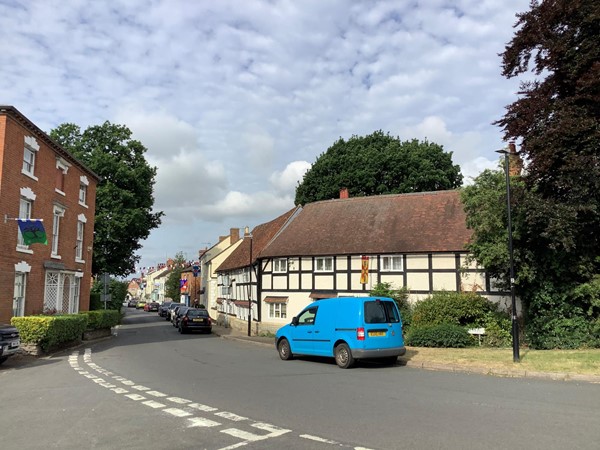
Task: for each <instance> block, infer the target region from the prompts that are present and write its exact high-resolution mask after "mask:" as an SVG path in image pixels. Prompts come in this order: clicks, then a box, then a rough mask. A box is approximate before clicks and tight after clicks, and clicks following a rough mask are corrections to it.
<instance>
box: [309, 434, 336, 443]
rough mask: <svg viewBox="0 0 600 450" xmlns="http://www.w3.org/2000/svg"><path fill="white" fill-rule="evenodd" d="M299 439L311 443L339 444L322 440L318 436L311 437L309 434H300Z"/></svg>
mask: <svg viewBox="0 0 600 450" xmlns="http://www.w3.org/2000/svg"><path fill="white" fill-rule="evenodd" d="M300 437H301V438H304V439H310V440H311V441H317V442H323V443H324V444H339V442H335V441H331V440H329V439H323V438H320V437H318V436H311V435H310V434H301V435H300Z"/></svg>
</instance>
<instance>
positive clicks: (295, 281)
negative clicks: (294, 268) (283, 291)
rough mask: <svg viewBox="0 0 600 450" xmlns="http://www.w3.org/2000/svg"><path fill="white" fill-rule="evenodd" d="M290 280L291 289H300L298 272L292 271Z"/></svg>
mask: <svg viewBox="0 0 600 450" xmlns="http://www.w3.org/2000/svg"><path fill="white" fill-rule="evenodd" d="M289 280H290V289H300V275H299V274H297V273H292V274H290V276H289Z"/></svg>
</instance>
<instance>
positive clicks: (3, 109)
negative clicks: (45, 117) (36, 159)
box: [0, 105, 101, 182]
mask: <svg viewBox="0 0 600 450" xmlns="http://www.w3.org/2000/svg"><path fill="white" fill-rule="evenodd" d="M0 114H6V115H8V116H11V117H12V118H13V119H15V120H17V121H18V122H20V123H21V124H23V125H25V126H26V127H27V128H29V129H30V130H31V131H32V132H34V133H35V135H36V136H37V137H39V138H41V139H43V140H44V142H46V144H47V145H49V146H50V147H51V148H53V149H54V151H55V152H57V153H58V154H59V155H60V156H62V157H64V158H66V159H67V160H69V162H71V163H73V164H75V165H76V166H77V167H79V169H81V170H82V171H84V172H85V173H87V174H88V175H90V176H91V177H93V178H94V179H95V180H96V181H97V182H98V181H100V180H101V177H100V175H98V174H96V173H95V172H94V171H92V169H90V168H89V167H87V166H86V165H85V164H84V163H83V162H81V161H80V160H79V159H77V158H76V157H75V156H73V155H72V154H71V152H69V151H67V150H65V149H64V148H63V147H61V146H60V145H58V144H57V143H56V142H54V140H53V139H52V138H51V137H50V136H48V135H47V134H46V133H45V132H43V131H42V130H41V129H40V128H39V127H38V126H37V125H35V124H34V123H33V122H32V121H31V120H29V119H28V118H27V117H25V116H24V115H23V113H21V112H20V111H19V110H18V109H17V108H15V107H14V106H10V105H0Z"/></svg>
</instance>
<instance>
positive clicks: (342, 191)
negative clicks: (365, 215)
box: [340, 187, 349, 198]
mask: <svg viewBox="0 0 600 450" xmlns="http://www.w3.org/2000/svg"><path fill="white" fill-rule="evenodd" d="M348 197H349V194H348V188H345V187H344V188H341V189H340V198H348Z"/></svg>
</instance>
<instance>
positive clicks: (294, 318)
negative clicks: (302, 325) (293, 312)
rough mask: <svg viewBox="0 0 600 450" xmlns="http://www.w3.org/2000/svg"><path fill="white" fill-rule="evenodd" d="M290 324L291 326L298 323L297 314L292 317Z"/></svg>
mask: <svg viewBox="0 0 600 450" xmlns="http://www.w3.org/2000/svg"><path fill="white" fill-rule="evenodd" d="M292 325H293V326H296V325H298V317H297V316H294V317H292Z"/></svg>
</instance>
